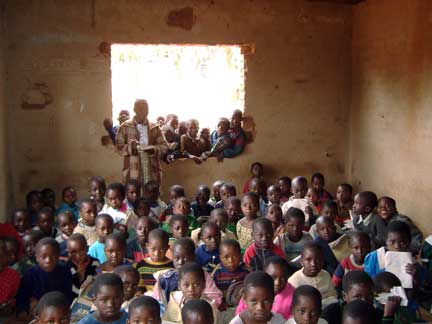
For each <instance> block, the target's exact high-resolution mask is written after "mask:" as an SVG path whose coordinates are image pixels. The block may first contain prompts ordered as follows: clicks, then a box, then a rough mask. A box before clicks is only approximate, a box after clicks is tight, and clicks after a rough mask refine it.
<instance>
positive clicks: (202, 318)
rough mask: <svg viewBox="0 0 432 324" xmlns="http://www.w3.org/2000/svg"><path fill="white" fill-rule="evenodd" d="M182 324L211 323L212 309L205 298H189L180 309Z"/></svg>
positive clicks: (212, 320) (212, 321)
mask: <svg viewBox="0 0 432 324" xmlns="http://www.w3.org/2000/svg"><path fill="white" fill-rule="evenodd" d="M181 317H182V322H183V324H213V323H214V318H213V309H212V307H211V306H210V304H209V303H208V302H206V301H205V300H201V299H198V300H190V301H188V302H187V303H185V305H184V306H183V308H182V310H181Z"/></svg>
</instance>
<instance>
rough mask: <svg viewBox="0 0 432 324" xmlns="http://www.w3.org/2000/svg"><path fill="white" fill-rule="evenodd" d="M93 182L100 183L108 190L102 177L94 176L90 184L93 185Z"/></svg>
mask: <svg viewBox="0 0 432 324" xmlns="http://www.w3.org/2000/svg"><path fill="white" fill-rule="evenodd" d="M92 182H96V183H98V184H99V185H100V186H101V187H102V189H104V190H105V189H106V183H105V179H104V178H103V177H101V176H92V177H89V178H88V184H90V183H92Z"/></svg>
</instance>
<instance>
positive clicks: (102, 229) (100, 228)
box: [95, 214, 114, 243]
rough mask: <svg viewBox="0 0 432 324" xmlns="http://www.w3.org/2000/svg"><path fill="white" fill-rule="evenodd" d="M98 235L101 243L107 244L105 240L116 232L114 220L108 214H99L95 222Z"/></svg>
mask: <svg viewBox="0 0 432 324" xmlns="http://www.w3.org/2000/svg"><path fill="white" fill-rule="evenodd" d="M95 228H96V235H97V236H98V241H99V242H100V243H104V242H105V238H106V237H107V236H108V235H109V234H111V233H112V232H113V230H114V220H113V218H112V217H111V216H110V215H108V214H99V215H97V217H96V221H95Z"/></svg>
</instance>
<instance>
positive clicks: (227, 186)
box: [215, 182, 237, 208]
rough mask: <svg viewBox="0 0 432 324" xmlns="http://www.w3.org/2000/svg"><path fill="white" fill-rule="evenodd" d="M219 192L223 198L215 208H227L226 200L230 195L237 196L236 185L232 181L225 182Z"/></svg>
mask: <svg viewBox="0 0 432 324" xmlns="http://www.w3.org/2000/svg"><path fill="white" fill-rule="evenodd" d="M219 192H220V198H221V200H220V201H218V202H217V203H216V205H215V208H225V201H226V200H227V199H228V197H235V196H237V190H236V187H235V186H234V185H233V184H232V183H229V182H225V183H224V184H223V185H222V186H221V187H220V190H219Z"/></svg>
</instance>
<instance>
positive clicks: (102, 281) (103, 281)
mask: <svg viewBox="0 0 432 324" xmlns="http://www.w3.org/2000/svg"><path fill="white" fill-rule="evenodd" d="M102 286H113V287H115V288H117V289H119V291H121V292H122V293H123V282H122V280H121V278H120V277H119V276H118V275H116V274H115V273H102V274H100V275H98V276H97V277H96V279H95V281H94V284H93V289H94V295H95V296H97V294H98V293H99V291H100V289H101V287H102Z"/></svg>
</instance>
